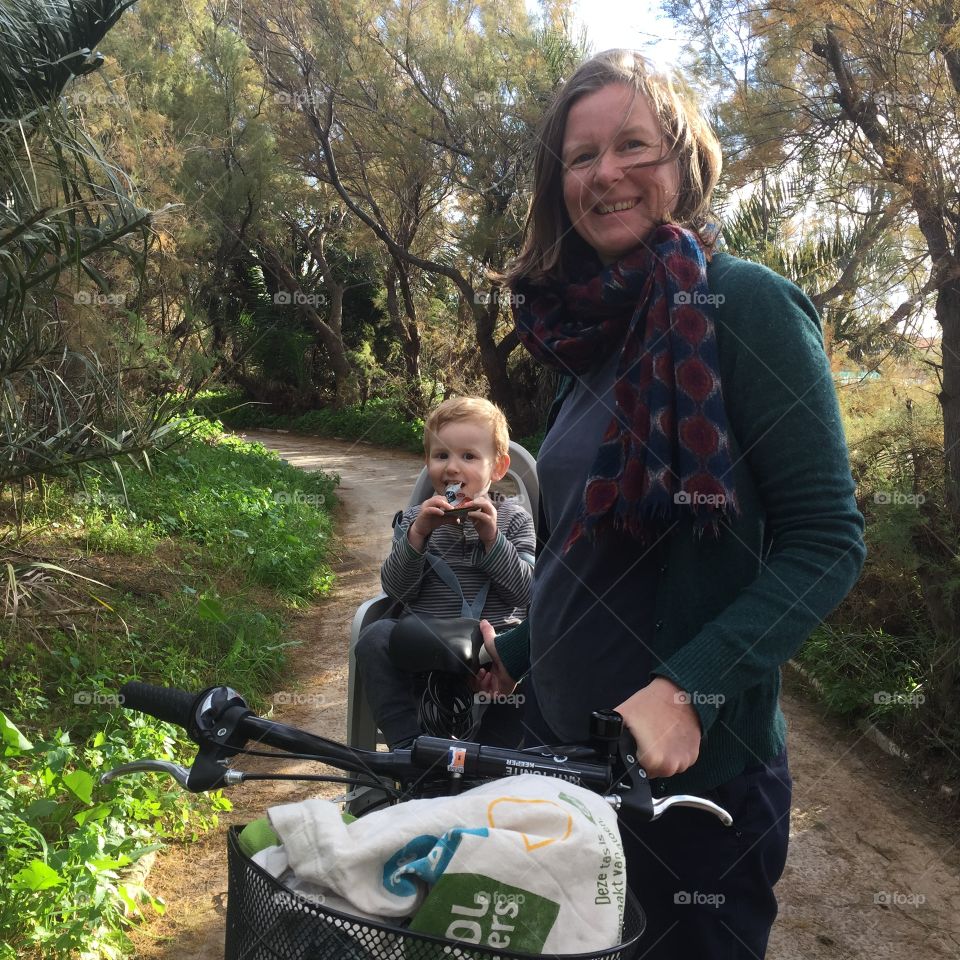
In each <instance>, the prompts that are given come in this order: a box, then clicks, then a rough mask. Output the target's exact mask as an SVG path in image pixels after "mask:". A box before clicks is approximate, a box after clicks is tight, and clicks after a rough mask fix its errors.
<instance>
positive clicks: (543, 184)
mask: <svg viewBox="0 0 960 960" xmlns="http://www.w3.org/2000/svg"><path fill="white" fill-rule="evenodd" d="M613 83H621V84H626V85H627V86H629V87H632V88H633V89H634V91H635V92H636V93H637V94H639V95H642V96H645V97H646V98H647V101H648V102H649V103H650V106H651V108H652V109H653V113H654V116H656V118H657V121H658V122H659V124H660V129H661V131H662V133H663V136H664V139H665V140H666V144H667V152H666V154H665V155H664V156H663V157H662V158H660V159H659V160H656V161H653V162H654V163H667V162H670V161H671V160H676V162H677V167H678V171H679V174H680V177H679V180H680V189H679V192H678V194H677V201H676V205H675V206H674V209H673V212H672V213H671V214H670V216H669V220H671V221H672V222H674V223H677V224H680V225H681V226H684V227H688V228H690V229H692V230H696V229H697V228H698V227H700V226H702V225H703V223H704V222H705V220H706V217H707V214H708V211H709V209H710V198H711V196H712V194H713V188H714V187H715V186H716V185H717V180H718V178H719V176H720V168H721V165H722V162H723V161H722V157H721V153H720V142H719V140H717V136H716V134H715V133H714V132H713V130H712V128H711V127H710V124H709V123H708V122H707V120H706V118H705V117H704V116H703V115H702V114H701V112H700V109H699V107H698V106H697V104H696V100H695V98H694V96H693V94H692V93H691V92H690V90H689V89H688V88H687V87H686V85H685V84H683V82H682V81H681V80H680V78H679V77H678V76H677V75H676V74H671V73H661V72H658V71H657V70H655V69H654V67H653V66H652V65H651V63H650V62H649V61H648V60H647V59H646V58H645V57H644V56H643V55H642V54H640V53H638V52H637V51H635V50H605V51H604V52H603V53H598V54H597V55H596V56H595V57H591V58H590V59H589V60H587V61H585V62H584V63H582V64H581V65H580V66H579V67H577V69H576V70H575V71H574V73H573V75H572V76H571V77H570V79H569V80H567V81H566V83H564V85H563V86H562V87H561V88H560V90H559V91H558V93H557V95H556V98H555V99H554V101H553V103H551V104H550V106H549V107H548V108H547V111H546V113H545V114H544V116H543V118H542V120H541V121H540V126H539V128H538V131H537V134H538V146H537V153H536V157H535V159H534V164H533V197H532V199H531V201H530V206H529V209H528V211H527V219H526V224H525V225H524V239H523V246H522V248H521V250H520V253H519V255H518V256H517V258H516V259H515V260H513V261H512V262H511V263H510V264H509V265H508V266H507V268H506V269H505V270H504V272H503V273H502V274H496V275H494V277H493V278H494V279H495V280H498V281H500V282H502V283H504V284H506V285H507V286H511V285H512V284H513V283H514V282H516V281H517V280H519V279H521V278H524V277H528V278H530V279H531V280H534V281H539V282H543V281H546V282H550V281H554V280H558V281H562V280H564V279H566V277H565V276H564V269H563V263H564V259H565V256H566V254H567V253H568V251H570V250H571V249H576V245H578V244H579V245H580V247H581V248H582V247H583V246H585V243H586V242H585V241H584V240H582V238H581V237H580V236H579V234H577V233H576V231H575V230H574V228H573V225H572V223H571V221H570V216H569V214H568V213H567V209H566V205H565V204H564V202H563V164H562V162H561V159H560V158H561V155H562V153H563V137H564V132H565V130H566V126H567V116H568V115H569V113H570V108H571V107H572V106H573V104H574V102H575V101H577V100H578V99H579V98H580V97H582V96H584V95H585V94H588V93H594V92H596V91H597V90H600V89H602V88H603V87H606V86H609V85H610V84H613Z"/></svg>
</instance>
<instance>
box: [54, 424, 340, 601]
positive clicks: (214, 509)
mask: <svg viewBox="0 0 960 960" xmlns="http://www.w3.org/2000/svg"><path fill="white" fill-rule="evenodd" d="M188 426H189V427H190V429H191V430H192V431H193V432H192V433H191V435H189V436H187V437H186V438H185V439H184V440H182V441H181V442H180V443H179V444H177V445H176V446H175V447H174V448H172V449H170V450H167V451H165V452H162V453H158V454H156V455H155V457H154V458H153V469H152V471H151V472H147V471H144V470H130V469H127V470H125V471H124V474H123V478H122V480H121V479H119V478H118V477H116V476H115V475H113V474H96V473H93V472H89V473H88V474H87V476H86V478H85V480H84V485H83V488H82V489H79V490H74V491H72V492H66V491H62V492H61V491H58V494H55V495H53V496H52V497H49V498H48V502H47V504H46V506H45V508H44V510H45V514H46V516H47V517H54V516H55V517H56V518H57V519H59V520H66V521H67V522H69V523H72V524H74V525H76V526H78V527H82V529H83V532H84V537H85V542H86V545H87V547H88V548H89V549H91V550H93V551H98V552H106V553H119V554H124V555H128V556H145V555H149V554H150V553H151V552H152V551H153V550H155V549H156V547H157V545H158V543H160V542H161V541H162V540H163V539H165V538H168V537H176V538H178V539H180V540H183V541H187V542H189V543H192V544H199V545H201V546H202V547H203V555H204V562H205V563H207V564H209V565H211V566H213V567H215V568H220V569H231V570H234V571H236V572H237V573H238V574H241V575H242V576H243V577H244V578H245V579H249V580H250V581H251V582H253V583H256V584H260V585H263V586H268V587H272V588H274V589H276V590H279V591H281V592H282V593H283V594H284V595H285V596H287V597H289V598H291V599H297V598H299V599H305V598H308V597H311V596H317V595H319V594H322V593H324V592H326V590H328V589H329V586H330V583H331V576H330V571H329V567H328V566H327V564H326V560H325V558H326V556H327V551H328V548H329V543H328V541H329V537H330V534H331V521H330V513H329V508H330V507H332V505H333V502H334V500H333V498H334V490H335V488H336V484H337V483H338V482H339V478H337V477H331V476H327V475H325V474H322V473H304V472H303V471H301V470H298V469H296V468H295V467H291V466H289V465H288V464H285V463H283V462H282V461H281V460H280V458H279V457H278V456H277V455H276V454H275V453H273V452H272V451H269V450H266V449H265V448H264V447H263V446H261V445H260V444H256V443H246V442H244V441H241V440H239V439H237V438H236V437H231V436H223V435H220V433H219V430H218V429H217V428H216V426H214V425H212V424H210V423H209V421H201V420H199V419H195V420H193V421H192V422H190V423H189V424H188Z"/></svg>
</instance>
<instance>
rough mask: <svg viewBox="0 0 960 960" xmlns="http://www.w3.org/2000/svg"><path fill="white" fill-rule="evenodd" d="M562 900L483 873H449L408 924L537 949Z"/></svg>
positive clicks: (481, 942)
mask: <svg viewBox="0 0 960 960" xmlns="http://www.w3.org/2000/svg"><path fill="white" fill-rule="evenodd" d="M559 912H560V905H559V904H558V903H556V902H555V901H553V900H548V899H547V898H546V897H541V896H538V895H537V894H535V893H531V892H530V891H529V890H524V889H522V888H521V887H513V886H510V884H507V883H503V882H501V881H499V880H494V879H492V878H491V877H485V876H483V875H482V874H479V873H452V874H451V873H445V874H444V875H443V876H442V877H441V878H440V879H439V880H438V881H437V882H436V883H435V884H434V886H433V888H432V889H431V891H430V893H429V895H428V896H427V899H426V900H425V901H424V903H423V906H422V907H421V908H420V909H419V910H418V911H417V913H416V916H415V917H414V918H413V922H412V923H411V924H410V929H411V930H414V931H416V932H417V933H432V934H433V935H434V936H440V937H447V938H448V939H450V940H456V941H457V942H458V943H473V944H477V945H478V946H484V947H497V948H499V949H501V950H507V949H509V950H517V951H520V952H526V953H538V952H540V951H541V950H542V949H543V945H544V943H546V940H547V936H548V935H549V934H550V931H551V930H552V929H553V925H554V923H555V922H556V920H557V914H558V913H559Z"/></svg>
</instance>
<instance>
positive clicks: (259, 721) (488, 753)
mask: <svg viewBox="0 0 960 960" xmlns="http://www.w3.org/2000/svg"><path fill="white" fill-rule="evenodd" d="M119 693H120V695H121V698H122V699H121V700H120V703H122V704H123V706H124V707H125V708H126V709H133V710H138V711H141V712H143V713H148V714H150V715H151V716H153V717H156V718H158V719H160V720H165V721H167V722H169V723H173V724H175V725H177V726H180V727H182V728H183V729H185V730H186V731H187V733H188V735H189V736H190V738H191V739H192V740H193V741H194V742H195V743H196V744H197V745H198V751H197V755H196V757H195V759H194V761H193V763H192V765H191V766H190V767H189V768H187V767H184V766H182V765H180V764H176V763H172V762H170V761H165V760H153V759H144V760H137V761H133V762H131V763H125V764H123V765H121V766H119V767H116V768H115V769H113V770H110V771H108V772H106V773H104V774H103V775H102V777H101V778H100V779H101V783H106V782H109V781H110V780H112V779H114V778H115V777H118V776H124V775H127V774H130V773H138V772H143V771H160V772H163V773H166V774H169V775H170V776H171V777H172V778H173V779H174V780H175V781H176V782H177V783H178V784H179V785H180V786H181V787H182V788H184V789H186V790H190V791H192V792H204V791H208V790H214V789H219V788H223V787H232V786H235V785H239V784H242V783H244V782H247V781H252V780H276V779H287V780H300V781H307V780H309V781H325V782H335V783H346V784H348V785H349V786H350V787H351V788H352V789H357V788H361V789H364V788H374V789H376V790H379V791H382V792H383V794H384V800H383V801H382V802H383V803H393V802H398V801H399V800H401V799H408V798H419V797H424V796H430V795H437V794H438V793H439V792H444V791H445V792H447V793H449V794H455V793H458V792H459V791H460V790H461V789H463V787H464V786H469V785H473V784H474V783H476V782H483V781H487V780H491V779H497V778H501V777H508V776H512V775H516V774H517V773H520V772H523V773H534V774H539V775H541V776H549V777H560V778H562V779H564V780H566V781H567V782H570V783H575V784H579V785H580V786H584V787H587V788H588V789H590V790H593V791H595V792H597V793H599V794H601V795H602V796H603V797H604V799H605V800H607V802H609V803H610V804H611V806H612V807H613V808H614V809H615V810H616V811H617V812H618V814H619V813H621V812H625V811H630V812H631V814H632V815H634V816H638V817H641V818H643V819H646V820H656V819H657V818H659V817H660V816H662V815H663V813H665V812H666V811H667V810H669V809H671V808H672V807H681V806H682V807H691V808H695V809H700V810H705V811H708V812H710V813H712V814H714V815H715V816H717V817H719V818H720V819H721V821H722V822H723V823H724V824H726V825H727V826H729V825H730V824H731V823H732V818H731V817H730V815H729V814H728V813H727V812H726V811H725V810H723V809H722V808H721V807H719V806H718V805H717V804H715V803H713V802H712V801H710V800H706V799H704V798H700V797H693V796H684V795H681V796H668V797H664V798H661V799H657V800H654V799H653V797H652V794H651V790H650V786H649V782H648V780H647V777H646V774H645V772H644V771H643V770H642V768H641V767H640V766H639V764H638V763H637V761H636V757H635V753H634V751H635V748H634V745H633V742H632V738H631V737H630V735H629V733H628V732H627V731H626V729H625V727H624V725H623V721H622V718H621V717H620V715H619V714H617V713H615V712H614V711H596V712H595V713H594V714H593V715H592V718H591V743H590V744H589V745H574V746H569V747H536V748H528V749H524V750H509V749H504V748H501V747H489V746H483V745H481V744H477V743H472V742H467V741H462V740H452V739H451V740H448V739H443V738H439V737H429V736H423V737H420V738H418V739H417V740H416V741H414V743H413V745H412V746H411V747H410V748H409V749H406V750H395V751H389V752H374V751H368V750H359V749H354V748H351V747H348V746H345V745H344V744H341V743H338V742H336V741H333V740H328V739H326V738H324V737H320V736H317V735H315V734H311V733H308V732H307V731H304V730H300V729H298V728H296V727H292V726H288V725H286V724H282V723H277V722H275V721H272V720H268V719H265V718H263V717H258V716H256V715H255V714H254V713H253V712H252V711H251V710H250V709H249V708H248V706H247V704H246V702H245V701H244V699H243V698H242V697H241V696H240V694H238V693H237V692H236V691H235V690H233V689H231V688H230V687H226V686H216V687H209V688H207V689H205V690H203V691H201V692H200V693H198V694H191V693H188V692H187V691H184V690H178V689H174V688H167V687H157V686H152V685H150V684H144V683H139V682H136V681H132V682H129V683H127V684H125V685H124V686H123V687H122V688H121V689H120V691H119ZM250 740H254V741H255V742H257V743H258V744H264V745H266V746H270V747H273V748H275V749H276V750H277V751H282V752H277V753H273V752H266V751H262V750H251V749H247V748H246V745H247V743H248V742H249V741H250ZM241 754H248V755H256V756H263V755H266V756H276V757H278V758H288V759H305V760H314V761H317V762H321V763H326V764H328V765H330V766H334V767H336V768H338V769H340V770H341V771H344V772H347V773H349V774H350V776H348V777H342V776H334V775H324V774H316V775H313V774H306V775H304V774H282V773H245V772H243V771H242V770H238V769H233V768H229V767H228V766H227V762H228V760H229V759H230V758H232V757H235V756H238V755H241ZM390 784H392V786H391V785H390ZM348 798H349V794H348V795H347V797H345V798H341V799H348ZM374 806H375V805H369V806H368V807H367V812H369V811H370V810H372V809H374ZM239 832H240V828H239V827H231V828H230V830H229V833H228V837H227V850H228V874H229V886H228V894H227V921H226V923H227V929H226V938H225V953H224V956H225V960H388V958H390V960H394V958H403V960H428V958H429V960H437V958H439V957H461V958H470V960H479V958H490V957H495V958H500V960H522V958H530V957H531V956H532V955H531V954H525V953H511V952H508V951H507V950H504V949H500V948H490V947H486V946H482V945H475V944H464V943H462V942H458V941H454V940H450V939H445V938H441V937H436V936H431V935H427V934H423V933H413V932H411V931H408V930H405V929H404V928H403V927H402V926H400V925H397V924H392V923H380V922H375V921H370V920H366V919H360V918H357V917H356V916H352V915H350V914H346V913H340V912H338V911H336V910H333V909H331V908H329V907H325V906H324V905H323V904H322V903H313V902H309V901H307V900H304V899H301V898H299V897H298V896H297V895H296V894H295V893H292V892H291V891H289V890H288V889H287V888H286V887H284V886H282V885H281V884H280V883H278V882H277V881H276V880H275V879H274V878H273V877H272V876H270V874H268V873H266V872H265V871H264V870H262V869H261V868H260V867H259V866H258V865H257V864H255V863H254V862H253V861H252V860H250V859H248V858H247V857H246V856H245V855H244V854H243V853H242V852H241V850H240V848H239V845H238V840H237V837H238V835H239ZM644 925H645V919H644V915H643V911H642V908H641V906H640V905H639V904H638V903H637V902H636V900H635V899H634V898H633V896H632V895H631V894H630V893H629V891H628V892H627V896H626V903H625V912H624V925H623V933H622V937H621V943H620V944H619V945H617V946H615V947H611V948H609V949H606V950H602V951H595V952H591V953H588V954H584V953H581V954H565V955H563V957H564V958H565V960H588V958H590V960H600V958H604V960H628V958H630V957H632V956H634V955H635V954H636V952H637V951H638V950H639V946H640V944H639V940H640V938H641V936H642V933H643V928H644Z"/></svg>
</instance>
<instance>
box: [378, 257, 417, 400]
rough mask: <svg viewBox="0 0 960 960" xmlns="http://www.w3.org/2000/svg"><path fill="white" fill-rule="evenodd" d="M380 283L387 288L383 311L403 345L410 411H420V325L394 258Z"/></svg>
mask: <svg viewBox="0 0 960 960" xmlns="http://www.w3.org/2000/svg"><path fill="white" fill-rule="evenodd" d="M398 279H399V282H400V285H401V288H402V290H403V294H404V295H403V303H404V312H405V313H406V320H404V318H403V316H402V315H401V313H400V299H399V298H398V297H397V282H398ZM384 283H385V286H386V288H387V313H388V314H389V315H390V323H391V325H392V326H393V330H394V333H396V335H397V339H398V340H399V341H400V345H401V347H402V348H403V365H404V369H405V370H406V374H407V379H408V387H409V391H408V394H409V399H410V402H411V404H412V406H413V410H412V412H414V413H417V414H420V413H422V412H423V411H422V410H421V407H422V406H423V400H422V397H421V396H420V326H419V324H418V323H417V314H416V308H415V307H414V304H413V299H412V297H411V295H410V288H409V284H408V283H407V281H406V278H405V276H404V275H403V272H402V269H401V267H399V266H398V265H397V263H396V262H394V263H392V264H391V265H390V267H389V269H388V270H387V272H386V277H385V279H384Z"/></svg>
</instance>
